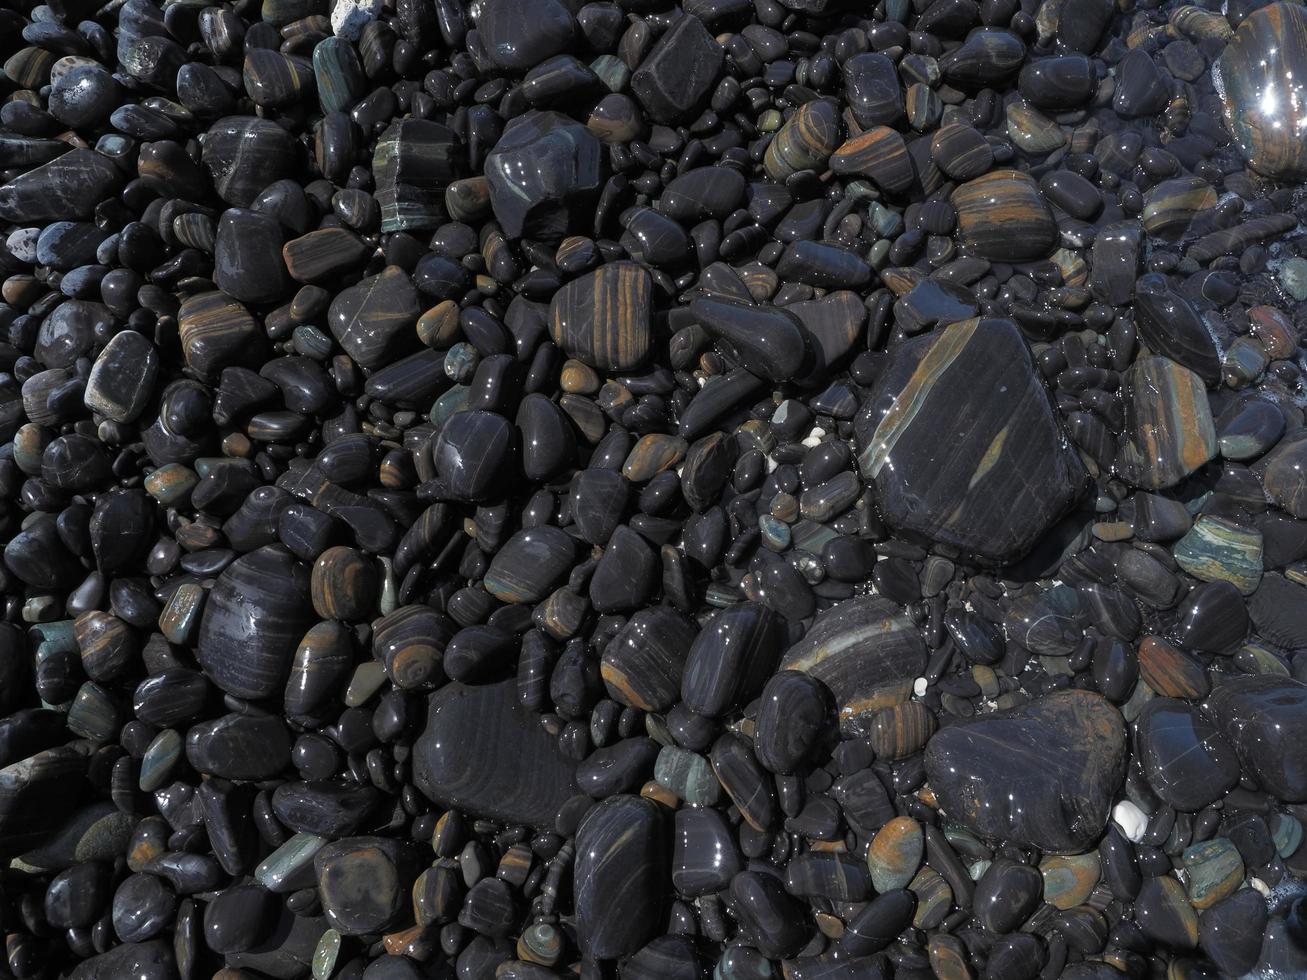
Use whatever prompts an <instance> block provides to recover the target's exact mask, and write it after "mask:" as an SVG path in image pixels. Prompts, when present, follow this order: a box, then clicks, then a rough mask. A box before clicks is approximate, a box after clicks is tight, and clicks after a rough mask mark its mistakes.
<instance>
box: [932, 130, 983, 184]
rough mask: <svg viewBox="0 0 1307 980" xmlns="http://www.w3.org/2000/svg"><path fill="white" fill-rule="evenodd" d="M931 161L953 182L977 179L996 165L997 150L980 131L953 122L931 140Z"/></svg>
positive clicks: (937, 131)
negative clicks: (995, 153)
mask: <svg viewBox="0 0 1307 980" xmlns="http://www.w3.org/2000/svg"><path fill="white" fill-rule="evenodd" d="M930 159H931V161H932V162H933V163H934V164H935V166H937V167H939V169H940V170H941V171H943V172H944V173H945V174H946V175H948V176H949V177H951V178H953V179H954V180H962V181H968V180H974V179H975V178H977V177H979V176H981V175H982V174H984V173H987V172H988V171H989V168H990V167H992V166H993V165H994V148H993V147H992V146H990V144H989V141H988V140H987V139H985V137H984V135H983V134H982V133H981V132H980V131H979V130H978V129H975V128H974V127H972V126H968V125H965V124H964V123H950V124H949V125H947V126H942V127H940V128H939V129H938V130H936V131H935V133H934V135H933V136H932V137H931V139H930Z"/></svg>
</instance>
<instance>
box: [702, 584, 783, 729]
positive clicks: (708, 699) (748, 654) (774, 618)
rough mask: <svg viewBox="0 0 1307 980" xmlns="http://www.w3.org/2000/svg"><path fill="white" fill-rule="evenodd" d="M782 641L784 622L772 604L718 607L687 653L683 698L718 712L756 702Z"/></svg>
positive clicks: (704, 711)
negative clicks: (770, 606)
mask: <svg viewBox="0 0 1307 980" xmlns="http://www.w3.org/2000/svg"><path fill="white" fill-rule="evenodd" d="M784 645H785V625H784V620H783V619H782V618H781V617H780V616H779V615H778V614H777V613H775V612H773V611H772V610H771V609H769V608H768V607H766V606H764V605H761V604H760V603H757V602H737V603H735V604H733V605H731V606H728V607H726V608H725V609H719V610H717V611H716V612H714V613H713V614H712V615H711V616H710V617H708V619H707V620H706V621H705V622H704V624H703V626H702V628H701V629H700V630H699V634H698V636H696V637H695V639H694V643H693V644H691V646H690V650H689V653H688V654H687V656H686V662H685V672H684V674H683V675H682V677H681V700H682V702H683V703H684V704H685V706H686V707H687V708H689V709H690V710H691V711H694V712H696V713H698V714H701V715H709V716H717V715H721V714H725V713H726V712H727V711H729V710H730V709H732V708H734V707H736V706H738V705H740V704H744V703H745V702H747V701H750V700H752V699H753V698H754V697H756V696H757V695H758V694H759V693H760V692H761V691H762V688H763V685H764V684H765V683H766V681H767V678H768V677H770V676H771V675H772V673H773V672H774V671H775V670H776V666H777V662H778V661H779V660H780V656H781V652H782V650H783V648H784Z"/></svg>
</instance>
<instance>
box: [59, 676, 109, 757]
mask: <svg viewBox="0 0 1307 980" xmlns="http://www.w3.org/2000/svg"><path fill="white" fill-rule="evenodd" d="M66 724H67V725H68V730H69V731H70V732H72V733H73V734H74V735H80V736H81V737H82V738H89V739H90V740H91V741H92V742H100V743H108V742H112V741H113V740H114V737H115V736H116V735H117V734H118V729H120V728H121V727H122V724H123V716H122V711H121V710H119V708H118V702H117V701H116V700H114V697H113V695H112V694H110V693H109V692H108V691H106V690H105V689H104V688H103V687H101V686H100V685H99V684H97V683H95V681H86V682H85V683H83V684H82V686H81V687H79V688H78V689H77V697H75V698H74V699H73V706H72V707H71V708H69V709H68V717H67V720H66Z"/></svg>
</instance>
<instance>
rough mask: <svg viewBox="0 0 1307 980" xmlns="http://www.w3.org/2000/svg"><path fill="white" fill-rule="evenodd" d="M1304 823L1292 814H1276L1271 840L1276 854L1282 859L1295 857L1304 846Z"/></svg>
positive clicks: (1272, 825)
mask: <svg viewBox="0 0 1307 980" xmlns="http://www.w3.org/2000/svg"><path fill="white" fill-rule="evenodd" d="M1302 836H1303V832H1302V821H1300V820H1299V819H1298V818H1297V817H1295V816H1294V815H1293V814H1292V813H1276V814H1275V819H1274V821H1273V822H1272V824H1271V840H1273V841H1274V842H1275V853H1276V854H1278V855H1280V857H1282V858H1287V857H1290V856H1292V855H1293V853H1294V852H1295V851H1297V850H1298V848H1299V847H1301V846H1302Z"/></svg>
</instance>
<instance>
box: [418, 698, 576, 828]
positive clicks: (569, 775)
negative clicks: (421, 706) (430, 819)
mask: <svg viewBox="0 0 1307 980" xmlns="http://www.w3.org/2000/svg"><path fill="white" fill-rule="evenodd" d="M483 724H485V725H486V727H485V728H484V731H485V732H486V735H485V737H482V738H478V739H477V740H476V742H475V743H474V744H473V745H469V744H468V743H467V741H466V739H465V737H464V733H465V732H467V731H468V730H469V726H471V725H475V726H476V727H477V729H478V730H482V729H481V726H482V725H483ZM573 765H574V764H573V763H572V762H571V761H569V760H568V759H566V758H565V757H564V756H563V755H562V754H561V753H560V752H559V750H558V743H557V740H556V739H554V738H552V737H550V736H549V735H548V734H547V733H546V732H545V731H544V730H543V729H542V728H541V727H540V726H539V724H537V723H536V720H535V718H534V717H533V716H532V715H531V714H530V713H529V712H528V711H526V710H525V709H524V708H522V707H521V706H520V705H519V704H518V701H517V692H516V689H515V685H514V684H513V683H512V682H510V681H504V682H500V683H497V684H489V685H477V686H474V687H465V686H463V685H461V684H457V683H453V684H448V685H446V686H445V687H442V688H441V689H440V690H439V691H437V692H436V693H434V694H432V695H431V697H430V699H429V703H428V711H427V722H426V728H425V729H424V730H423V732H422V735H421V737H420V738H419V739H418V741H417V742H416V743H415V745H414V767H413V777H414V781H415V782H416V784H417V786H418V788H419V789H421V790H422V792H423V793H425V794H426V795H427V796H428V797H429V798H431V799H433V800H436V801H438V802H440V803H443V804H445V805H447V806H457V807H459V808H461V809H465V810H467V811H468V812H470V813H474V814H479V815H484V816H486V817H490V818H493V819H499V820H508V821H512V822H515V823H524V824H528V825H536V826H540V825H547V824H549V823H551V822H552V821H553V819H554V815H555V814H556V813H557V811H558V808H559V807H561V806H562V805H563V803H564V802H566V800H567V798H568V797H569V796H571V795H572V794H573V793H574V792H576V790H575V787H574V785H573Z"/></svg>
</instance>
